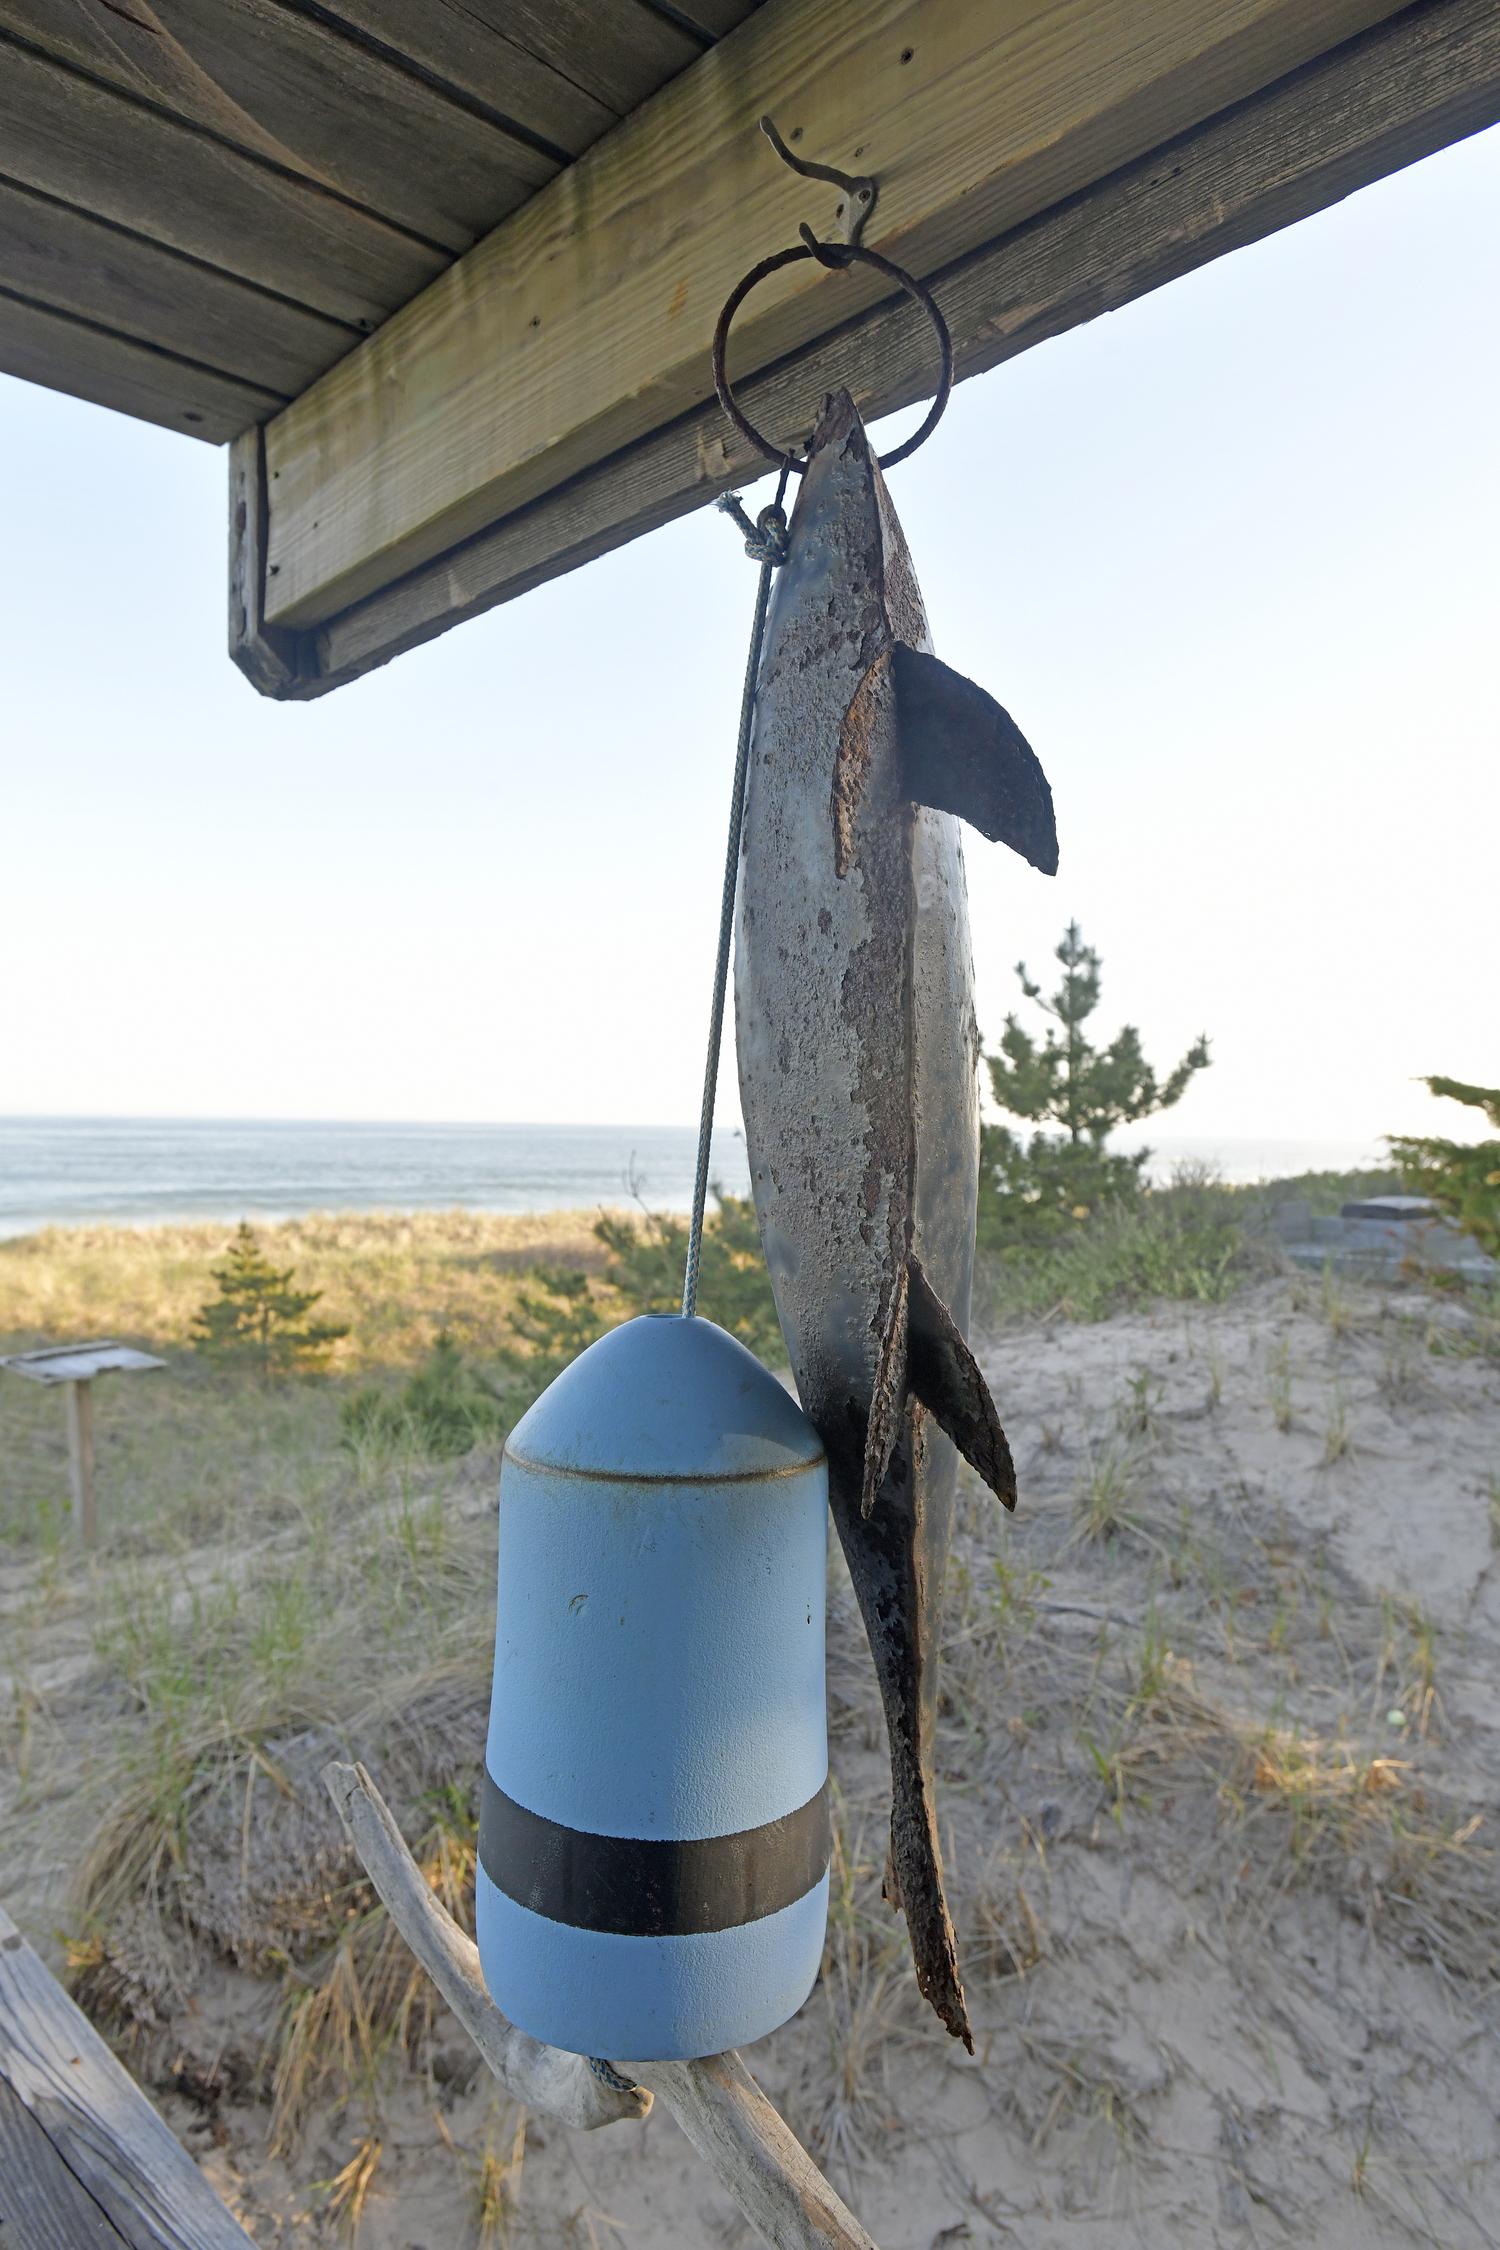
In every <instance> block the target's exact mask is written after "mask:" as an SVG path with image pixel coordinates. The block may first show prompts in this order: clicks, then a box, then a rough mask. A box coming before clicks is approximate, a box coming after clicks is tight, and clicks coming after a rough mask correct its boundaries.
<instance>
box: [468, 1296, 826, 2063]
mask: <svg viewBox="0 0 1500 2250" xmlns="http://www.w3.org/2000/svg"><path fill="white" fill-rule="evenodd" d="M827 1507H828V1472H827V1466H826V1463H825V1461H824V1457H823V1449H822V1446H821V1445H820V1443H819V1441H818V1438H817V1435H816V1433H815V1431H814V1430H813V1427H812V1425H811V1423H810V1422H809V1421H808V1420H807V1418H806V1416H805V1415H804V1414H803V1412H802V1410H801V1408H800V1407H799V1406H798V1405H797V1404H796V1402H795V1400H794V1399H792V1398H791V1397H790V1396H789V1395H788V1393H787V1392H786V1391H785V1390H783V1388H782V1386H781V1385H780V1384H779V1383H778V1382H776V1380H775V1379H774V1377H772V1376H771V1375H769V1374H768V1373H767V1372H766V1370H765V1368H763V1367H762V1366H761V1364H760V1362H759V1360H757V1359H755V1358H754V1357H753V1356H752V1355H751V1354H750V1353H749V1352H747V1351H746V1350H745V1348H744V1346H743V1345H742V1344H738V1343H736V1341H735V1339H734V1338H733V1337H732V1336H730V1335H728V1334H726V1332H725V1331H724V1330H723V1329H722V1328H717V1327H715V1326H714V1324H713V1323H712V1322H711V1321H707V1320H699V1319H683V1318H681V1317H679V1316H678V1315H676V1314H650V1315H647V1316H646V1317H645V1318H643V1319H640V1320H632V1321H627V1322H626V1323H625V1324H624V1326H623V1327H620V1328H616V1329H612V1330H611V1331H610V1333H609V1334H608V1335H606V1336H602V1337H601V1338H600V1339H599V1341H598V1342H597V1343H596V1344H592V1345H591V1346H590V1347H589V1349H588V1350H587V1351H586V1352H584V1353H583V1354H582V1356H581V1357H580V1358H578V1359H576V1360H575V1361H574V1362H573V1364H572V1366H571V1367H569V1368H567V1369H566V1370H565V1371H564V1372H563V1373H562V1374H561V1375H560V1376H559V1377H558V1378H557V1381H556V1382H555V1383H553V1384H552V1386H551V1387H550V1389H548V1390H547V1391H545V1392H544V1393H543V1394H542V1396H541V1397H540V1398H539V1399H538V1400H537V1402H536V1404H535V1405H534V1406H533V1407H532V1408H531V1410H530V1411H529V1413H527V1414H526V1415H525V1416H524V1417H523V1418H522V1420H521V1421H520V1422H519V1423H517V1425H516V1427H515V1429H514V1430H513V1431H512V1432H511V1435H510V1439H509V1441H508V1443H507V1445H506V1448H505V1458H504V1462H503V1465H502V1468H501V1474H500V1602H499V1618H498V1622H497V1626H496V1633H495V1686H494V1695H493V1699H492V1702H491V1707H490V1732H489V1744H488V1749H487V1754H486V1761H485V1762H486V1773H485V1782H484V1802H483V1807H482V1811H481V1816H480V1831H479V1859H480V1866H479V1875H478V1900H477V1921H478V1937H479V1955H480V1961H481V1963H482V1965H483V1969H484V1975H485V1981H486V1983H487V1984H488V1986H489V1989H490V1993H491V1995H492V1997H493V1999H494V2001H495V2003H496V2005H497V2006H498V2007H499V2008H500V2009H501V2011H502V2012H503V2013H504V2014H505V2015H507V2016H509V2017H510V2019H511V2021H512V2022H513V2023H517V2024H519V2025H520V2026H521V2028H522V2030H523V2031H529V2032H530V2033H531V2034H532V2036H533V2037H534V2038H537V2039H544V2040H546V2041H547V2042H548V2043H549V2044H550V2045H552V2046H554V2047H563V2048H567V2049H569V2050H570V2051H571V2052H573V2053H575V2054H585V2055H599V2056H605V2057H612V2058H617V2059H618V2058H622V2057H623V2058H625V2059H628V2060H631V2061H640V2062H647V2061H659V2060H664V2059H672V2060H681V2059H684V2058H686V2057H689V2056H695V2055H712V2054H719V2053H721V2052H722V2051H723V2050H724V2049H725V2048H728V2047H739V2046H745V2045H748V2044H749V2042H750V2041H752V2040H755V2039H760V2038H763V2037H764V2036H765V2034H766V2033H767V2032H769V2031H774V2030H775V2028H776V2026H777V2025H778V2024H781V2023H784V2022H785V2021H786V2019H787V2018H788V2017H789V2016H791V2015H794V2014H795V2013H796V2011H797V2009H798V2008H799V2007H801V2005H802V2003H803V2001H804V2000H805V1999H806V1998H807V1995H808V1993H809V1992H810V1991H811V1990H812V1986H813V1981H814V1979H815V1977H816V1976H817V1972H818V1963H819V1961H820V1959H821V1957H822V1951H823V1937H824V1929H825V1925H826V1922H827V1915H828V1851H829V1831H828V1741H827V1730H826V1719H825V1703H824V1682H823V1606H824V1594H825V1570H826V1557H827Z"/></svg>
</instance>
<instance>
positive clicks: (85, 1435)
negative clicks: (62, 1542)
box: [67, 1381, 99, 1547]
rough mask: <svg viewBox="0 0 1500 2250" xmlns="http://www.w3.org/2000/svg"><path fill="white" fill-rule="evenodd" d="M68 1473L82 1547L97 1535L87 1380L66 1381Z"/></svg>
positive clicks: (91, 1402) (91, 1401)
mask: <svg viewBox="0 0 1500 2250" xmlns="http://www.w3.org/2000/svg"><path fill="white" fill-rule="evenodd" d="M67 1391H68V1473H69V1477H70V1479H71V1482H72V1487H73V1530H74V1532H75V1534H76V1535H77V1537H78V1539H79V1540H80V1542H81V1543H82V1545H84V1546H85V1547H92V1546H93V1544H94V1541H95V1539H96V1538H97V1536H98V1531H99V1521H98V1516H97V1514H96V1512H95V1508H94V1391H93V1385H92V1384H91V1383H89V1382H87V1381H81V1382H76V1383H69V1384H68V1386H67Z"/></svg>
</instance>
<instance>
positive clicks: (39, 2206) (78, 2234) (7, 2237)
mask: <svg viewBox="0 0 1500 2250" xmlns="http://www.w3.org/2000/svg"><path fill="white" fill-rule="evenodd" d="M124 2239H125V2238H124V2236H123V2235H121V2234H120V2233H119V2232H118V2231H117V2230H116V2229H115V2228H114V2227H112V2226H111V2225H110V2223H109V2221H108V2219H106V2217H105V2216H104V2213H103V2212H102V2211H101V2210H100V2208H99V2206H98V2204H97V2203H96V2202H95V2201H94V2199H93V2197H92V2196H91V2195H89V2194H88V2193H87V2192H86V2191H85V2190H84V2189H83V2188H81V2187H80V2186H79V2184H78V2182H77V2180H75V2179H74V2177H73V2175H72V2173H71V2172H70V2171H69V2170H68V2167H67V2165H66V2164H64V2162H63V2160H62V2158H61V2157H60V2156H59V2155H58V2153H57V2151H56V2149H55V2148H54V2147H53V2146H52V2143H51V2142H50V2141H49V2140H48V2138H47V2136H46V2134H45V2133H44V2132H43V2131H42V2128H41V2126H40V2125H39V2124H38V2123H37V2121H36V2119H35V2118H34V2117H33V2116H32V2114H31V2112H30V2110H29V2109H28V2108H27V2107H26V2105H25V2103H24V2102H22V2101H19V2100H18V2099H17V2098H16V2096H15V2095H14V2094H13V2093H12V2092H11V2090H10V2087H9V2086H8V2085H7V2084H6V2082H5V2080H4V2079H3V2078H0V2243H3V2244H4V2245H5V2250H122V2246H123V2244H124Z"/></svg>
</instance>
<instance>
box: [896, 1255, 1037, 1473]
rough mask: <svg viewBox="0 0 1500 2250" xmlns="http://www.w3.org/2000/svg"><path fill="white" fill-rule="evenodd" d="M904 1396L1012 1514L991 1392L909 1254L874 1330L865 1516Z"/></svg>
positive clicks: (1005, 1454) (1005, 1449)
mask: <svg viewBox="0 0 1500 2250" xmlns="http://www.w3.org/2000/svg"><path fill="white" fill-rule="evenodd" d="M908 1396H910V1397H912V1398H916V1399H920V1400H921V1402H922V1404H923V1405H924V1406H925V1407H926V1409H927V1411H928V1413H929V1414H930V1415H931V1416H932V1418H933V1420H934V1421H935V1422H936V1423H937V1424H938V1425H939V1427H940V1428H942V1429H944V1430H946V1431H947V1433H948V1435H949V1437H951V1438H952V1440H953V1442H954V1444H955V1445H956V1446H957V1447H958V1450H959V1452H960V1453H961V1454H962V1455H963V1457H964V1459H965V1460H966V1461H967V1462H968V1464H969V1466H970V1468H972V1469H975V1470H977V1471H978V1473H979V1475H980V1476H982V1477H983V1479H984V1481H985V1483H986V1484H987V1485H988V1486H989V1488H990V1490H991V1492H993V1493H994V1495H995V1498H996V1499H997V1500H1001V1501H1003V1502H1004V1504H1005V1506H1006V1507H1007V1508H1013V1507H1014V1506H1015V1504H1016V1471H1015V1464H1014V1462H1013V1461H1012V1460H1011V1457H1010V1446H1009V1444H1008V1443H1007V1441H1006V1436H1005V1432H1004V1430H1003V1429H1002V1428H1001V1427H1000V1417H999V1415H998V1414H997V1413H996V1411H995V1402H994V1400H993V1399H992V1398H991V1396H990V1387H989V1385H988V1383H987V1382H986V1381H985V1379H984V1377H983V1375H981V1373H980V1372H979V1363H978V1361H977V1360H976V1359H975V1357H974V1354H973V1353H972V1352H971V1351H970V1349H969V1347H968V1345H967V1343H966V1342H965V1341H964V1338H963V1335H962V1334H961V1332H960V1330H959V1326H958V1323H957V1321H956V1320H955V1319H954V1318H953V1315H952V1313H950V1312H949V1310H948V1308H947V1306H946V1305H945V1304H944V1303H943V1300H942V1298H941V1297H940V1296H939V1295H938V1294H937V1291H936V1290H935V1289H934V1288H933V1286H932V1284H931V1282H930V1281H929V1280H928V1278H927V1276H926V1274H925V1273H924V1272H923V1271H922V1261H921V1259H920V1258H919V1257H918V1256H917V1254H916V1252H915V1251H914V1250H913V1251H910V1252H908V1254H907V1258H906V1262H905V1264H904V1265H903V1266H901V1267H900V1268H899V1270H898V1272H897V1274H896V1279H895V1284H894V1286H893V1288H892V1290H891V1293H890V1298H889V1301H888V1303H887V1305H886V1312H885V1319H884V1321H883V1323H882V1324H881V1332H880V1362H879V1366H878V1367H877V1369H876V1373H875V1393H874V1396H873V1398H872V1399H871V1401H870V1420H869V1425H868V1428H867V1430H866V1434H865V1464H864V1482H863V1490H862V1492H861V1494H860V1513H861V1514H862V1515H865V1516H868V1514H869V1513H870V1510H871V1509H872V1508H873V1507H874V1505H875V1500H876V1496H877V1494H878V1493H879V1491H880V1487H881V1485H882V1484H883V1483H884V1482H885V1473H886V1470H887V1469H888V1468H889V1467H890V1465H891V1455H892V1453H893V1452H894V1451H895V1447H896V1440H897V1438H898V1437H899V1436H900V1434H901V1417H902V1415H903V1414H904V1412H905V1411H906V1401H907V1398H908Z"/></svg>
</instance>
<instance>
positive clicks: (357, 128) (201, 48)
mask: <svg viewBox="0 0 1500 2250" xmlns="http://www.w3.org/2000/svg"><path fill="white" fill-rule="evenodd" d="M0 24H3V25H4V26H5V27H6V28H7V29H9V30H10V31H12V32H13V33H14V34H16V35H17V36H18V37H23V38H26V39H29V40H31V41H34V42H35V43H36V44H37V45H38V46H40V47H41V48H43V49H45V50H46V51H47V52H48V53H49V54H52V55H55V56H57V57H59V58H60V59H64V60H66V61H67V62H69V63H70V64H71V65H72V66H73V67H74V68H76V69H78V70H80V71H83V72H87V73H88V75H89V76H90V77H91V78H92V79H93V80H94V81H95V82H96V83H99V84H101V85H104V86H108V87H112V88H117V89H119V90H120V91H121V92H122V93H125V94H128V95H133V96H136V97H138V98H142V99H146V100H149V101H151V102H153V103H155V104H157V105H158V106H159V107H160V108H161V109H162V110H163V111H164V112H166V113H167V114H168V115H170V116H173V117H177V118H180V119H181V120H182V121H183V122H184V123H186V124H190V125H193V126H195V127H197V128H199V129H200V130H202V131H204V132H207V133H210V134H212V135H214V136H215V137H216V138H217V139H218V140H220V141H222V142H223V143H224V144H225V145H226V146H228V147H232V148H235V149H238V150H240V151H242V152H243V153H244V154H246V155H248V156H254V157H259V158H262V159H264V160H266V161H268V162H271V163H274V164H278V165H282V166H285V167H286V168H287V169H288V170H290V171H293V172H296V173H300V174H303V175H304V176H305V177H306V178H308V179H309V180H313V181H316V182H317V183H318V184H319V185H320V186H322V187H324V188H327V189H331V190H332V191H334V192H335V193H337V194H339V195H342V196H345V197H347V198H348V199H349V200H351V201H352V202H354V203H355V204H357V205H362V206H364V207H366V208H367V209H369V210H371V211H374V212H377V213H379V214H380V215H382V216H383V217H385V218H388V219H390V220H392V221H393V222H394V223H395V224H397V225H399V226H402V227H405V228H407V229H409V230H410V231H412V232H413V233H416V234H418V235H420V236H422V237H423V238H424V239H425V240H427V241H430V242H434V243H439V244H441V245H443V246H444V247H445V248H447V249H448V250H449V251H452V252H456V251H459V250H463V249H466V248H467V247H468V245H469V244H470V243H471V242H472V241H473V240H474V239H475V237H476V236H477V235H478V234H480V233H482V232H484V231H486V230H487V229H488V228H489V227H492V226H494V225H495V224H496V223H497V222H498V220H500V219H501V218H503V217H504V215H505V213H506V212H507V211H510V210H514V209H515V207H516V205H517V204H518V203H520V202H522V201H524V199H525V197H526V196H527V195H528V194H529V193H530V192H531V191H532V189H534V188H536V187H538V186H540V185H541V183H542V182H543V181H544V180H547V179H550V178H551V177H552V175H553V174H554V173H555V172H556V170H557V169H558V161H557V156H556V154H555V153H554V155H552V156H551V157H547V156H544V155H542V154H541V153H539V151H538V150H537V149H536V148H534V147H531V146H528V145H527V144H526V142H525V141H523V140H517V139H515V138H514V137H511V136H507V135H506V134H505V133H503V132H500V131H497V129H496V126H495V124H494V123H493V122H487V121H486V120H485V119H484V118H482V117H480V116H476V115H474V114H473V113H472V111H471V110H470V109H468V108H465V107H461V106H458V105H456V104H455V103H454V102H453V101H451V100H448V99H446V98H445V97H444V95H443V94H442V92H441V91H439V90H437V89H436V88H435V87H433V86H432V85H430V84H428V83H425V82H424V81H423V80H422V79H421V78H418V77H414V76H412V75H410V74H408V73H406V72H403V71H402V70H400V69H393V68H392V67H391V66H390V65H389V64H388V63H387V62H385V61H384V60H382V59H381V57H380V56H379V54H377V53H372V52H370V50H369V48H368V46H366V45H363V44H360V43H358V42H357V41H353V40H351V39H349V38H347V37H342V36H340V35H339V33H338V32H336V31H334V30H331V29H330V28H328V26H327V25H325V24H323V23H321V22H319V21H317V20H315V19H314V18H312V17H310V16H305V15H303V14H301V13H299V12H298V11H297V10H296V9H295V8H288V7H284V6H280V5H278V4H277V0H153V4H152V5H147V0H136V4H135V5H134V6H132V7H131V8H129V9H125V8H121V7H119V6H118V5H113V4H111V0H0Z"/></svg>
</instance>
